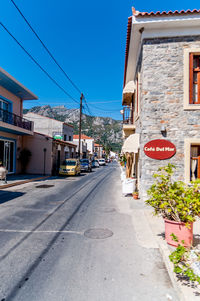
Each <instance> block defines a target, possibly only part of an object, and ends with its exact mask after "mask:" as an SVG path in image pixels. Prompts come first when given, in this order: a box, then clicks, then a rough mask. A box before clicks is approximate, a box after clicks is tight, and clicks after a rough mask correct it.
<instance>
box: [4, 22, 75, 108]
mask: <svg viewBox="0 0 200 301" xmlns="http://www.w3.org/2000/svg"><path fill="white" fill-rule="evenodd" d="M0 25H1V26H2V27H3V28H4V30H5V31H6V32H7V33H8V34H9V35H10V36H11V37H12V38H13V40H15V42H16V43H17V44H18V45H19V46H20V47H21V48H22V49H23V50H24V52H25V53H26V54H27V55H28V56H29V57H30V58H31V60H32V61H33V62H34V63H35V64H36V65H37V66H38V67H39V68H40V69H41V70H42V71H43V72H44V73H45V74H46V76H48V78H49V79H50V80H51V81H52V82H53V83H54V84H55V85H56V86H57V87H58V88H59V89H60V90H62V91H63V92H64V93H65V94H66V95H67V96H68V97H70V98H71V99H72V100H73V101H74V102H76V103H79V102H78V101H77V100H76V99H75V98H73V97H72V96H71V95H70V94H69V93H68V92H67V91H66V90H65V89H64V88H63V87H61V86H60V85H59V83H58V82H57V81H56V80H55V79H54V78H53V77H52V76H51V75H50V74H49V73H48V72H47V71H46V70H45V69H44V68H43V67H42V66H41V65H40V64H39V63H38V62H37V61H36V59H34V57H33V56H32V55H31V54H30V53H29V52H28V51H27V50H26V49H25V48H24V47H23V46H22V44H21V43H20V42H19V41H18V40H17V39H16V38H15V37H14V36H13V35H12V34H11V32H10V31H9V30H8V29H7V28H6V27H5V26H4V24H3V23H2V22H0Z"/></svg>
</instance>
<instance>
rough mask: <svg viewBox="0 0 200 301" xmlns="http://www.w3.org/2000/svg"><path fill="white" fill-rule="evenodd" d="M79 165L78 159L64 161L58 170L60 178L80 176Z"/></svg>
mask: <svg viewBox="0 0 200 301" xmlns="http://www.w3.org/2000/svg"><path fill="white" fill-rule="evenodd" d="M80 172H81V165H80V161H79V160H78V159H65V160H64V161H63V163H62V165H61V166H60V168H59V175H61V176H75V175H78V174H80Z"/></svg>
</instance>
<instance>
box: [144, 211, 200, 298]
mask: <svg viewBox="0 0 200 301" xmlns="http://www.w3.org/2000/svg"><path fill="white" fill-rule="evenodd" d="M144 214H145V216H146V219H147V222H148V224H149V226H150V228H151V231H152V233H153V235H154V237H155V239H156V241H157V244H158V247H159V250H160V253H161V255H162V258H163V262H164V264H165V266H166V269H167V272H168V275H169V277H170V280H171V282H172V285H173V287H174V289H175V291H176V292H177V295H178V297H179V298H180V301H188V300H190V301H196V300H197V296H195V294H194V290H195V288H191V287H187V286H185V285H183V284H182V285H181V282H180V281H178V279H177V277H176V274H175V273H174V266H173V263H172V262H171V261H170V259H169V255H170V254H171V251H170V250H169V248H168V245H167V243H166V241H165V240H162V239H161V238H160V239H159V238H158V237H157V235H156V233H155V231H154V230H153V227H152V225H151V222H150V220H149V217H148V213H147V212H145V210H144ZM196 290H197V289H196Z"/></svg>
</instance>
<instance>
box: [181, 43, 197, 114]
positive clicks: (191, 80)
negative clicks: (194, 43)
mask: <svg viewBox="0 0 200 301" xmlns="http://www.w3.org/2000/svg"><path fill="white" fill-rule="evenodd" d="M183 63H184V64H183V67H184V69H183V71H184V73H183V75H184V83H183V90H184V110H200V48H186V49H184V62H183Z"/></svg>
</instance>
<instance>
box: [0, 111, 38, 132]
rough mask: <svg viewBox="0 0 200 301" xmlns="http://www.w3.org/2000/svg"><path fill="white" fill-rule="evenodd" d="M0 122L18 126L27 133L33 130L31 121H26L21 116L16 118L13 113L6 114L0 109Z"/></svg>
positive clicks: (6, 112)
mask: <svg viewBox="0 0 200 301" xmlns="http://www.w3.org/2000/svg"><path fill="white" fill-rule="evenodd" d="M0 121H3V122H5V123H9V124H12V125H15V126H18V127H20V128H22V129H25V130H28V131H32V130H33V122H32V121H30V120H27V119H25V118H23V117H21V116H18V115H16V114H14V113H11V112H8V111H6V110H3V109H0Z"/></svg>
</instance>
